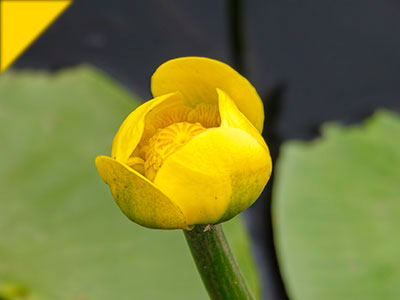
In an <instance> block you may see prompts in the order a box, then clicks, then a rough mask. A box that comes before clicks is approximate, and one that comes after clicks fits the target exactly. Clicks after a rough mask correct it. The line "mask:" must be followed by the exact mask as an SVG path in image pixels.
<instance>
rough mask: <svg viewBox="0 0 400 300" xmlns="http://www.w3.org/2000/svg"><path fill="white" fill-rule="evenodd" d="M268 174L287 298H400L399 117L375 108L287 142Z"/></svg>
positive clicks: (374, 299) (299, 299) (317, 299)
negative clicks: (309, 137)
mask: <svg viewBox="0 0 400 300" xmlns="http://www.w3.org/2000/svg"><path fill="white" fill-rule="evenodd" d="M276 174H277V181H276V185H275V194H274V204H273V214H274V221H275V222H274V225H275V226H274V230H275V237H276V243H277V249H278V256H279V262H280V266H281V269H282V273H283V277H284V281H285V283H286V286H287V289H288V292H289V295H290V298H291V299H293V300H314V299H315V300H321V299H324V300H329V299H335V300H337V299H341V300H345V299H349V300H350V299H351V300H354V299H363V300H368V299H371V300H376V299H385V300H391V299H393V300H395V299H400V284H399V282H400V239H399V238H398V237H399V232H400V117H399V116H398V115H396V114H394V113H391V112H388V111H380V112H378V113H376V114H375V115H374V116H373V117H372V118H371V119H370V120H368V121H367V122H365V124H363V125H361V126H352V127H349V128H344V127H341V126H339V125H334V124H331V125H327V126H325V128H324V130H323V136H322V138H320V139H317V140H316V141H313V142H290V143H288V144H286V145H285V146H284V147H283V152H282V155H281V157H280V159H279V163H278V166H277V171H276Z"/></svg>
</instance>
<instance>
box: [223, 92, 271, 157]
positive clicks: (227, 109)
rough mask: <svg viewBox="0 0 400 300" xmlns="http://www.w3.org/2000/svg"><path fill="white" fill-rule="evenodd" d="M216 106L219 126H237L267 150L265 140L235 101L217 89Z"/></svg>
mask: <svg viewBox="0 0 400 300" xmlns="http://www.w3.org/2000/svg"><path fill="white" fill-rule="evenodd" d="M217 93H218V108H219V114H220V116H221V127H232V128H239V129H242V130H244V131H246V132H247V133H248V134H250V135H251V136H252V137H254V138H255V139H256V140H257V141H258V142H259V143H260V145H261V146H263V147H264V148H266V151H268V155H269V150H268V147H267V145H266V144H265V141H264V139H263V137H262V136H261V134H260V133H259V132H258V130H257V129H256V128H255V127H254V126H253V124H252V123H251V122H250V121H249V120H248V119H247V118H246V117H245V116H244V115H243V114H242V113H241V112H240V110H239V109H238V108H237V106H236V105H235V103H234V102H233V101H232V99H231V98H230V97H229V95H228V94H227V93H225V92H224V91H222V90H220V89H217Z"/></svg>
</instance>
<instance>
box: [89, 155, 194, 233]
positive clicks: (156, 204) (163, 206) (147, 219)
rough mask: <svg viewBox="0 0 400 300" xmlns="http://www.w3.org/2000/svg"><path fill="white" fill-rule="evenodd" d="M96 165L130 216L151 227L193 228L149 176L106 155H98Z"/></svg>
mask: <svg viewBox="0 0 400 300" xmlns="http://www.w3.org/2000/svg"><path fill="white" fill-rule="evenodd" d="M96 166H97V170H98V172H99V174H100V176H101V178H102V179H103V181H104V182H106V183H107V184H108V185H109V186H110V189H111V193H112V195H113V197H114V199H115V202H116V203H117V204H118V206H119V207H120V209H121V210H122V212H123V213H124V214H125V215H126V216H127V217H128V218H129V219H131V220H132V221H134V222H135V223H137V224H139V225H142V226H145V227H148V228H157V229H190V227H189V226H188V225H187V222H186V219H185V217H184V215H183V214H182V211H181V210H180V209H179V207H177V206H176V205H175V204H173V203H172V202H171V201H170V200H169V198H168V197H167V196H165V195H164V194H163V193H162V192H161V191H160V190H159V189H157V188H156V187H155V186H154V185H153V183H152V182H151V181H149V180H148V179H147V178H145V177H143V176H142V175H141V174H139V173H138V172H136V171H135V170H133V169H131V168H130V167H128V166H126V165H124V164H122V163H120V162H118V161H116V160H114V159H112V158H110V157H107V156H102V155H101V156H98V157H97V158H96Z"/></svg>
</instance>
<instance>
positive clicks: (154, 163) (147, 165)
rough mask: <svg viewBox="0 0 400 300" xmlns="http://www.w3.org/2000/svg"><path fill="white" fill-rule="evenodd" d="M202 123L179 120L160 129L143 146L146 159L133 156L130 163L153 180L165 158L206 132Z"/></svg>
mask: <svg viewBox="0 0 400 300" xmlns="http://www.w3.org/2000/svg"><path fill="white" fill-rule="evenodd" d="M205 130H206V128H204V127H203V126H202V125H201V124H200V123H189V122H179V123H174V124H171V125H169V126H167V127H165V128H162V129H158V130H157V132H156V134H154V135H153V136H152V137H151V138H150V139H149V140H148V143H147V145H145V146H143V147H142V151H143V152H144V158H145V159H144V160H143V159H142V158H140V157H137V156H135V157H131V158H130V159H129V161H128V165H130V166H131V167H133V168H134V169H136V170H137V171H138V172H140V173H142V174H143V175H144V176H146V177H147V178H148V179H150V180H151V181H153V180H154V178H155V177H156V174H157V171H158V170H159V169H160V167H161V166H162V164H163V162H164V160H165V159H166V158H167V157H168V156H169V155H171V154H172V153H174V152H175V151H177V150H179V149H180V148H182V147H183V146H184V145H185V144H186V143H187V142H189V141H190V140H191V138H192V137H193V136H195V135H198V134H200V133H202V132H204V131H205Z"/></svg>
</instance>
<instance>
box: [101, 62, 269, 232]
mask: <svg viewBox="0 0 400 300" xmlns="http://www.w3.org/2000/svg"><path fill="white" fill-rule="evenodd" d="M151 91H152V94H153V96H154V99H152V100H150V101H148V102H146V103H144V104H142V105H140V106H139V107H138V108H136V109H135V110H134V111H133V112H132V113H131V114H130V115H129V116H128V117H127V118H126V119H125V121H124V122H123V123H122V125H121V127H120V128H119V130H118V132H117V134H116V136H115V138H114V141H113V144H112V154H111V157H107V156H98V157H97V158H96V166H97V169H98V171H99V174H100V176H101V178H102V179H103V180H104V181H105V182H106V183H107V184H108V185H109V186H110V189H111V192H112V195H113V197H114V199H115V201H116V203H117V204H118V206H119V207H120V209H121V210H122V212H123V213H124V214H125V215H126V216H127V217H128V218H129V219H131V220H132V221H134V222H136V223H138V224H140V225H143V226H145V227H149V228H162V229H176V228H182V229H190V228H191V227H192V226H193V225H196V224H215V223H220V222H223V221H226V220H229V219H231V218H232V217H234V216H236V215H237V214H238V213H240V212H241V211H243V210H245V209H246V208H248V207H249V206H250V205H251V204H252V203H253V202H254V201H255V200H256V199H257V198H258V196H259V195H260V194H261V192H262V190H263V189H264V187H265V185H266V184H267V182H268V179H269V177H270V174H271V169H272V163H271V158H270V154H269V150H268V147H267V145H266V143H265V141H264V140H263V138H262V137H261V134H260V133H261V131H262V127H263V122H264V111H263V104H262V102H261V99H260V97H259V96H258V94H257V92H256V90H255V89H254V87H253V86H252V85H251V84H250V83H249V82H248V81H247V80H246V79H245V78H244V77H242V76H241V75H240V74H239V73H237V72H236V71H235V70H233V69H232V68H231V67H229V66H228V65H226V64H224V63H221V62H219V61H216V60H212V59H208V58H202V57H184V58H178V59H173V60H170V61H168V62H166V63H164V64H163V65H161V66H160V67H159V68H158V69H157V70H156V72H155V73H154V74H153V77H152V80H151Z"/></svg>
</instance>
